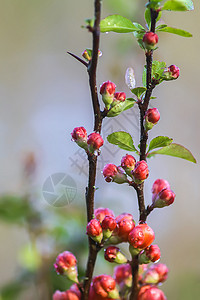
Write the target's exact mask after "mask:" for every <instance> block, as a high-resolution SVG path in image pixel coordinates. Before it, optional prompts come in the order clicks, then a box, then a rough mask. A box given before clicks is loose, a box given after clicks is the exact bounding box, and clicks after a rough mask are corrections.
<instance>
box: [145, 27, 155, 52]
mask: <svg viewBox="0 0 200 300" xmlns="http://www.w3.org/2000/svg"><path fill="white" fill-rule="evenodd" d="M142 41H143V43H144V46H145V48H146V49H147V50H151V49H154V48H155V45H156V44H157V43H158V35H157V34H156V33H154V32H151V31H149V32H146V33H145V34H144V36H143V40H142Z"/></svg>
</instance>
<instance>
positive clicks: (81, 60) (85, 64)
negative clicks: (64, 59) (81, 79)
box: [67, 51, 88, 67]
mask: <svg viewBox="0 0 200 300" xmlns="http://www.w3.org/2000/svg"><path fill="white" fill-rule="evenodd" d="M67 53H68V54H69V55H71V56H72V57H74V58H75V59H76V60H78V61H79V62H80V63H82V64H83V65H84V66H86V67H88V63H87V62H86V61H84V60H83V59H82V58H80V57H78V56H77V55H75V54H73V53H71V52H69V51H67Z"/></svg>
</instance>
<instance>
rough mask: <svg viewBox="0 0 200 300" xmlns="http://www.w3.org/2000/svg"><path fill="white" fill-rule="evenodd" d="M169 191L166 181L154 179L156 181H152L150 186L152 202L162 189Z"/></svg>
mask: <svg viewBox="0 0 200 300" xmlns="http://www.w3.org/2000/svg"><path fill="white" fill-rule="evenodd" d="M166 188H168V189H170V185H169V182H168V181H167V180H164V179H156V181H154V183H153V186H152V190H151V191H152V194H153V195H152V201H154V199H155V198H156V197H157V195H158V194H159V193H160V191H162V190H163V189H166Z"/></svg>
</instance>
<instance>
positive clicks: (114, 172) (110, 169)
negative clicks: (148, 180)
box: [103, 164, 127, 184]
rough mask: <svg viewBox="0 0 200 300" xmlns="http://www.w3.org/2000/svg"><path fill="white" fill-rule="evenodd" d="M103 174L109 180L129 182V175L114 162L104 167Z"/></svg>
mask: <svg viewBox="0 0 200 300" xmlns="http://www.w3.org/2000/svg"><path fill="white" fill-rule="evenodd" d="M103 176H104V178H105V181H107V182H111V181H114V182H116V183H119V184H121V183H125V182H127V177H126V174H125V173H124V171H122V170H121V169H120V168H119V167H117V166H115V165H114V164H107V165H105V167H104V168H103Z"/></svg>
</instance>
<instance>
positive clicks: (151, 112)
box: [144, 108, 160, 131]
mask: <svg viewBox="0 0 200 300" xmlns="http://www.w3.org/2000/svg"><path fill="white" fill-rule="evenodd" d="M144 119H145V124H144V126H145V129H146V131H147V130H150V129H152V128H153V126H154V125H155V124H157V122H158V121H159V120H160V113H159V111H158V109H157V108H149V109H148V110H147V111H146V114H145V116H144Z"/></svg>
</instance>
